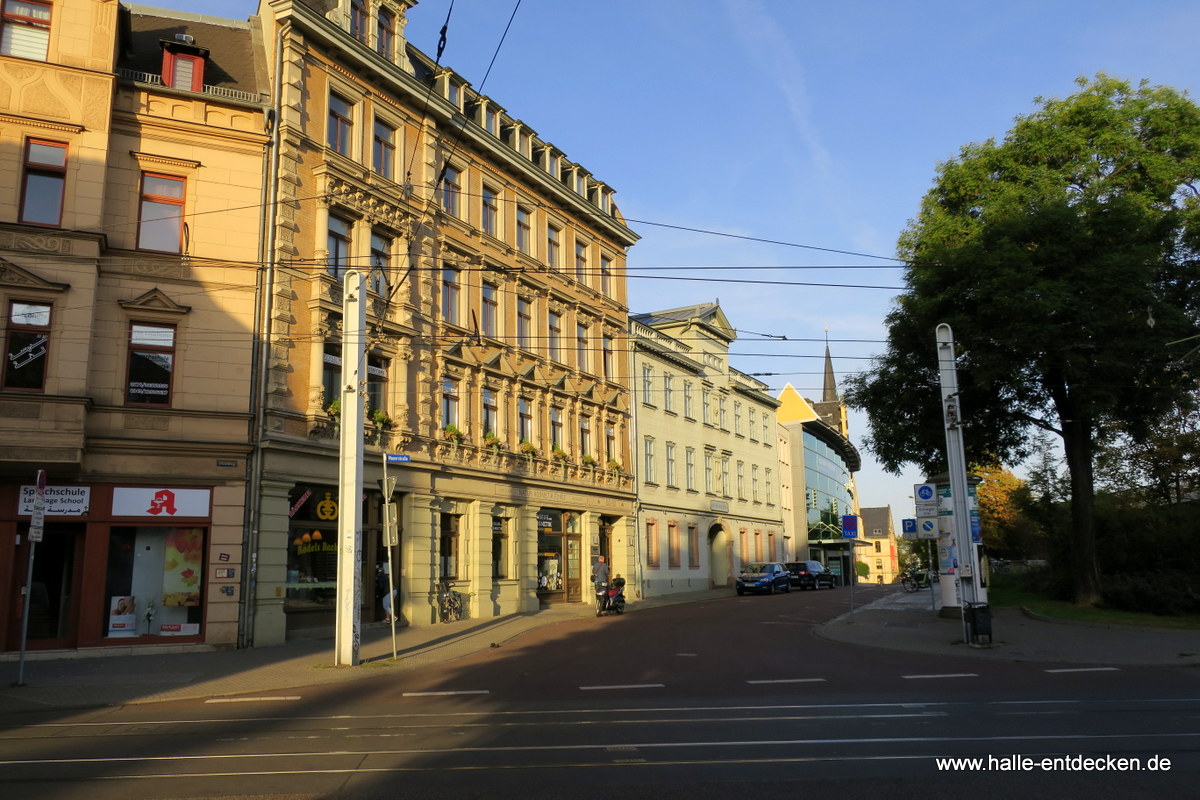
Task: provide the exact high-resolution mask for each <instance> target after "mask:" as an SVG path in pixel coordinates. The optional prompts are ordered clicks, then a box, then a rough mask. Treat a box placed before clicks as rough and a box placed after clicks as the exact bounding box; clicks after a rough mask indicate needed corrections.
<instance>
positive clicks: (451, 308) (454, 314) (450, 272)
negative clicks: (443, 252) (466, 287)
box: [442, 267, 458, 325]
mask: <svg viewBox="0 0 1200 800" xmlns="http://www.w3.org/2000/svg"><path fill="white" fill-rule="evenodd" d="M442 319H443V320H444V321H445V322H449V323H450V324H452V325H457V324H458V270H456V269H454V268H452V267H443V268H442Z"/></svg>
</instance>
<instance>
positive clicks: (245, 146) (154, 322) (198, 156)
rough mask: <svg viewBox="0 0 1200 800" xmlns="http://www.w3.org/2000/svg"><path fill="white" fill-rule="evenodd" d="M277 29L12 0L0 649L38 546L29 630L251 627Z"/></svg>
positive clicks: (3, 71)
mask: <svg viewBox="0 0 1200 800" xmlns="http://www.w3.org/2000/svg"><path fill="white" fill-rule="evenodd" d="M259 52H261V47H260V43H259V38H258V36H257V32H256V31H255V29H254V27H253V26H252V25H250V24H248V23H245V22H236V21H221V22H219V23H214V22H201V21H200V18H198V17H195V16H193V15H180V14H175V13H173V12H166V11H163V12H161V13H158V12H153V13H147V12H144V11H131V10H130V9H129V8H127V7H123V6H119V5H118V4H117V3H116V2H112V0H53V2H49V1H48V0H22V2H7V3H4V7H3V16H2V18H0V175H3V176H4V180H2V181H0V313H3V320H2V327H0V337H2V338H0V342H2V346H3V351H4V363H3V365H2V366H0V548H3V552H4V553H6V554H11V555H12V557H8V556H7V555H6V557H4V558H0V619H3V626H4V627H3V647H2V648H0V649H4V650H7V651H10V652H11V651H13V650H16V649H19V647H20V641H19V640H20V628H21V620H22V616H23V615H24V613H25V612H26V608H25V606H24V604H23V602H22V592H21V588H22V587H23V585H24V582H25V573H24V570H25V568H26V565H27V564H28V563H29V559H30V556H31V550H32V551H33V553H34V558H33V580H32V583H31V585H30V587H29V592H28V601H29V607H28V619H29V635H28V639H29V648H30V649H31V650H35V651H36V650H61V649H71V648H78V647H90V648H118V649H117V650H116V651H117V652H120V651H124V650H126V649H127V648H128V646H130V645H139V646H145V647H171V648H179V647H206V646H213V645H217V646H232V645H234V644H235V643H236V642H237V639H238V628H239V608H240V606H239V602H240V599H241V598H240V591H241V583H240V581H241V580H242V578H243V576H244V572H243V566H244V559H243V535H242V532H243V527H244V522H245V498H246V481H247V474H248V468H249V466H250V461H249V456H250V450H251V448H250V443H249V441H248V440H247V430H248V427H249V423H250V420H251V402H250V398H251V392H250V388H251V382H250V377H251V372H252V367H253V363H252V354H253V349H252V346H251V344H252V333H251V332H252V331H253V329H254V325H255V323H254V316H255V276H256V274H257V270H256V268H255V264H256V262H257V261H258V260H259V257H260V252H259V230H260V224H259V220H260V218H261V214H260V207H261V203H262V200H263V195H262V186H263V181H262V177H263V175H264V167H265V164H266V146H267V144H268V137H267V135H266V120H267V111H268V104H267V97H266V95H265V94H264V90H265V88H266V84H265V82H264V80H263V78H264V75H265V73H264V72H263V70H262V69H261V64H260V63H259V62H258V61H257V60H256V59H255V54H256V53H259ZM39 470H44V472H45V476H46V480H45V483H46V488H45V491H44V493H43V494H42V495H41V500H40V502H41V503H42V505H43V513H44V515H45V516H44V526H43V531H42V533H43V536H42V538H41V540H40V541H36V542H35V543H33V546H32V547H31V539H36V538H37V529H36V526H34V530H32V531H31V523H32V522H33V516H34V515H33V512H34V510H35V507H36V506H37V505H38V503H39V500H38V493H37V490H36V488H35V487H36V482H37V481H36V477H37V474H38V471H39ZM31 533H32V534H33V535H32V536H31Z"/></svg>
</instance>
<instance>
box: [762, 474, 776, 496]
mask: <svg viewBox="0 0 1200 800" xmlns="http://www.w3.org/2000/svg"><path fill="white" fill-rule="evenodd" d="M763 491H764V494H763V500H764V501H766V502H767V503H768V504H770V503H773V502H774V500H773V499H772V497H773V494H772V493H773V492H774V487H772V486H771V470H770V469H764V470H763Z"/></svg>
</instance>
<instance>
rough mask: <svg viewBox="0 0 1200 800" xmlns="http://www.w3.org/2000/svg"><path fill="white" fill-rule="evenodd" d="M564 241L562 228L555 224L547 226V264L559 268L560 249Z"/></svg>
mask: <svg viewBox="0 0 1200 800" xmlns="http://www.w3.org/2000/svg"><path fill="white" fill-rule="evenodd" d="M561 241H562V229H561V228H556V227H554V226H553V225H547V226H546V266H548V267H550V268H552V269H558V268H559V266H560V261H559V249H560V242H561Z"/></svg>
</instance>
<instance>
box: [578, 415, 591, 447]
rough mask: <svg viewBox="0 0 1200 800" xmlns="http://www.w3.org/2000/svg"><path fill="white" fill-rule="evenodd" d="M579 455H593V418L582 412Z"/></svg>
mask: <svg viewBox="0 0 1200 800" xmlns="http://www.w3.org/2000/svg"><path fill="white" fill-rule="evenodd" d="M579 455H580V456H581V457H582V456H590V455H592V419H591V417H585V416H583V415H582V414H581V415H580V416H579Z"/></svg>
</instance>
